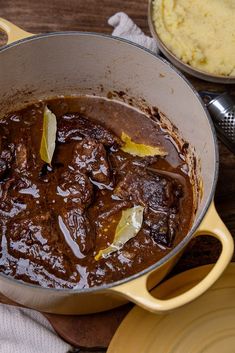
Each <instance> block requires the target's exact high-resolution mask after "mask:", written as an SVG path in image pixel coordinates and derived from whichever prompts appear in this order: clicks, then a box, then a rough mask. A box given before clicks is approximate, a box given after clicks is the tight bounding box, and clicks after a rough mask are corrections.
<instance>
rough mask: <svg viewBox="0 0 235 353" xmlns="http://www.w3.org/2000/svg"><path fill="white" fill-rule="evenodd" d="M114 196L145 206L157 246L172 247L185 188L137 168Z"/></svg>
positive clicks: (123, 181) (121, 184) (118, 186)
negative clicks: (180, 201)
mask: <svg viewBox="0 0 235 353" xmlns="http://www.w3.org/2000/svg"><path fill="white" fill-rule="evenodd" d="M114 194H115V195H117V196H118V197H119V198H121V199H123V200H130V201H132V202H133V203H134V204H137V205H143V206H145V215H144V222H145V225H146V226H147V228H148V229H149V231H150V235H151V236H152V237H153V239H154V240H155V241H156V243H158V244H160V245H163V246H166V247H172V245H173V242H174V238H175V234H176V231H177V229H178V226H179V216H178V210H179V200H180V198H181V197H182V186H181V185H180V184H178V183H177V182H176V181H175V180H173V179H171V178H169V177H163V176H160V175H157V174H155V173H152V172H149V171H146V170H143V169H135V172H134V171H130V172H129V173H128V174H127V175H126V176H125V177H124V178H123V179H122V180H121V181H120V182H119V183H118V185H117V187H116V189H115V190H114Z"/></svg>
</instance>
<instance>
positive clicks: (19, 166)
mask: <svg viewBox="0 0 235 353" xmlns="http://www.w3.org/2000/svg"><path fill="white" fill-rule="evenodd" d="M27 166H28V158H27V148H26V146H25V144H24V143H22V142H20V143H18V144H17V145H16V148H15V169H16V171H17V172H18V173H23V172H25V171H26V169H27Z"/></svg>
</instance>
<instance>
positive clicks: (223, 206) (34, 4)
mask: <svg viewBox="0 0 235 353" xmlns="http://www.w3.org/2000/svg"><path fill="white" fill-rule="evenodd" d="M147 5H148V1H147V0H142V1H139V0H122V1H121V0H99V1H95V0H49V1H48V0H40V1H33V0H10V1H7V0H0V17H3V18H6V19H7V20H9V21H12V22H13V23H15V24H16V25H18V26H20V27H22V28H23V29H25V30H27V31H29V32H32V33H42V32H51V31H66V30H77V31H92V32H103V33H111V28H110V26H109V25H108V24H107V19H108V18H109V17H110V16H111V15H113V14H115V13H116V12H118V11H124V12H126V13H127V14H128V15H129V16H130V17H131V18H132V19H133V20H134V21H135V22H136V24H137V25H139V26H140V27H141V29H142V30H143V31H144V32H145V33H148V34H149V29H148V23H147ZM2 40H3V37H2ZM0 41H1V39H0ZM190 81H191V82H192V83H193V85H194V86H195V87H196V89H207V90H213V91H219V92H222V91H225V90H227V91H228V92H229V93H231V94H234V95H235V85H229V86H225V85H219V84H211V83H206V82H203V81H200V80H198V79H193V78H190ZM198 128H200V126H199V127H198ZM219 151H220V172H219V180H218V185H217V190H216V195H215V202H216V207H217V209H218V211H219V213H220V215H221V217H222V219H223V221H224V222H225V224H226V225H227V227H228V228H229V229H230V231H231V233H232V235H233V237H235V156H234V155H233V154H232V153H231V152H229V150H228V149H227V148H226V147H225V146H224V145H223V144H221V143H219ZM219 251H220V246H219V244H218V243H217V242H216V241H215V240H211V239H210V238H208V237H206V238H204V237H203V238H200V239H198V240H197V241H194V242H193V243H192V244H191V245H190V246H189V247H188V250H187V251H186V253H185V254H184V256H183V258H182V259H181V260H180V262H179V263H178V265H177V266H176V268H175V269H174V272H180V271H182V270H185V269H188V268H191V267H194V266H198V265H201V264H206V263H210V262H214V261H215V260H216V258H217V257H218V254H219Z"/></svg>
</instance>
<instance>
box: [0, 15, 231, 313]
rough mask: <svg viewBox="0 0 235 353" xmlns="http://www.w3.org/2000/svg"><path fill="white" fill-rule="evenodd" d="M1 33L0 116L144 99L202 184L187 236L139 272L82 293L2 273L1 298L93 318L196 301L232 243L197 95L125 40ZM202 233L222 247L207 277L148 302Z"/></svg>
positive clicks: (208, 126) (211, 140) (213, 148)
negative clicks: (91, 101)
mask: <svg viewBox="0 0 235 353" xmlns="http://www.w3.org/2000/svg"><path fill="white" fill-rule="evenodd" d="M0 28H2V29H3V30H5V31H6V32H7V34H8V44H9V45H7V46H5V47H3V48H1V49H0V87H1V95H0V106H1V115H4V114H5V113H7V112H8V111H12V110H13V109H17V108H18V107H19V104H26V103H28V102H30V101H32V100H34V99H39V98H45V97H49V96H56V95H60V94H63V95H72V94H78V93H80V94H81V93H82V94H98V95H100V96H106V95H107V93H108V92H109V91H113V90H116V91H123V90H127V92H129V94H130V95H131V96H134V97H137V98H138V97H142V98H143V99H145V100H146V102H147V103H148V104H149V105H150V106H157V107H159V109H160V110H161V111H163V112H164V113H165V114H166V115H167V116H168V117H169V118H170V120H171V121H172V123H173V124H174V125H175V126H177V127H178V129H179V131H180V132H181V135H182V136H183V137H184V139H185V140H186V141H188V142H189V143H190V144H191V145H192V146H194V147H195V150H196V153H197V155H198V157H199V159H200V168H201V170H200V174H201V178H202V181H203V196H202V198H201V201H200V204H199V207H198V210H197V213H196V216H195V220H194V223H193V225H192V228H191V230H190V232H189V233H188V234H187V236H186V237H185V238H184V239H183V240H182V241H181V242H180V243H179V244H178V245H177V246H176V247H175V248H174V249H173V250H172V251H171V252H170V253H169V254H167V256H165V257H164V258H162V259H161V260H160V261H158V262H156V263H155V264H154V265H153V266H151V267H149V268H147V269H146V270H144V271H142V272H141V273H138V274H136V275H134V276H131V277H129V278H126V279H124V280H121V281H119V282H115V283H112V284H108V285H103V286H100V287H97V288H90V289H84V290H76V289H73V290H71V289H47V288H41V287H39V286H37V285H30V284H26V283H23V282H20V281H17V280H15V279H12V278H9V277H7V276H6V275H4V274H0V291H1V292H2V293H3V294H5V295H6V296H8V297H9V298H11V299H12V300H14V301H16V302H18V303H20V304H23V305H25V306H27V307H30V308H34V309H37V310H40V311H44V312H52V313H62V314H87V313H94V312H99V311H103V310H108V309H111V308H114V307H117V306H119V305H122V304H124V303H125V302H127V301H128V300H130V301H132V302H134V303H136V304H138V305H140V306H142V307H143V308H145V309H146V310H149V311H152V312H156V313H158V312H164V311H167V310H171V309H174V308H177V307H179V306H181V305H184V304H186V303H188V302H190V301H191V300H193V299H195V298H197V297H198V296H200V295H201V294H202V293H203V292H205V291H206V290H207V289H208V288H209V287H210V286H211V285H212V284H213V283H214V282H215V281H216V280H217V279H218V278H219V276H221V274H222V273H223V271H224V269H225V268H226V266H227V265H228V263H229V262H230V260H231V257H232V254H233V239H232V237H231V235H230V233H229V231H228V230H227V228H226V226H225V225H224V224H223V222H222V221H221V219H220V218H219V216H218V214H217V212H216V210H215V207H214V204H213V196H214V191H215V186H216V181H217V174H218V150H217V142H216V136H215V131H214V128H213V126H212V122H211V119H210V117H209V116H208V113H207V111H206V110H205V108H204V106H203V103H202V102H201V100H200V97H199V96H198V94H197V92H196V91H195V90H194V89H193V87H192V86H191V85H190V83H189V82H188V81H187V80H186V79H185V77H184V76H182V74H181V73H179V72H178V71H177V70H176V69H175V68H174V67H173V66H171V65H170V64H169V63H167V62H166V61H165V60H163V59H162V58H160V57H158V56H156V55H154V54H153V53H151V52H149V51H147V50H145V49H143V48H140V47H139V46H137V45H134V44H132V43H130V42H128V41H124V40H121V39H118V38H112V37H110V36H107V35H102V34H94V33H80V32H60V33H49V34H42V35H36V36H33V35H32V34H30V33H27V32H25V31H23V30H21V29H19V28H18V27H16V26H14V25H13V24H11V23H9V22H8V21H6V20H3V19H0ZM20 39H21V40H20ZM101 87H102V89H101ZM205 234H209V235H211V236H213V237H215V238H217V239H219V241H220V242H221V244H222V252H221V254H220V257H219V259H218V261H217V262H216V264H215V265H214V267H213V268H212V270H211V272H210V273H209V274H208V275H207V276H206V277H205V278H204V279H203V280H202V281H201V282H200V283H198V284H197V285H196V286H195V287H193V288H191V289H190V290H189V291H187V292H186V293H184V294H182V295H180V296H177V297H175V298H171V299H168V300H159V299H157V298H154V297H153V296H152V295H151V294H150V292H149V290H150V289H151V288H153V287H154V286H155V285H157V284H158V283H159V282H160V281H161V280H162V279H163V278H164V276H165V275H166V274H167V273H168V272H169V270H170V269H171V268H172V267H173V265H174V264H175V263H176V261H177V260H178V259H179V257H180V256H181V254H182V252H183V250H184V248H185V246H186V245H187V244H188V243H189V241H190V240H191V239H192V238H194V237H196V236H199V235H205Z"/></svg>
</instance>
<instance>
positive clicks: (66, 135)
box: [57, 114, 122, 147]
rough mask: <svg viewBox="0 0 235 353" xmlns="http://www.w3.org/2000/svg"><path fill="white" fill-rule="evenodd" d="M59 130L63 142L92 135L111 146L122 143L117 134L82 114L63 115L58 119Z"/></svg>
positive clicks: (59, 137)
mask: <svg viewBox="0 0 235 353" xmlns="http://www.w3.org/2000/svg"><path fill="white" fill-rule="evenodd" d="M57 132H58V141H59V142H61V143H64V142H68V141H70V140H81V139H82V138H84V137H90V138H92V139H95V140H97V141H99V142H100V143H102V144H103V145H105V146H109V147H110V146H113V145H121V144H122V142H121V141H120V139H119V138H118V137H117V136H115V135H114V134H112V133H111V132H110V131H108V130H106V129H105V128H104V127H103V126H101V125H99V124H96V123H95V122H92V121H91V120H90V119H88V118H86V117H84V116H82V115H80V114H67V115H64V116H62V117H61V118H60V119H59V120H58V126H57Z"/></svg>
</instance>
